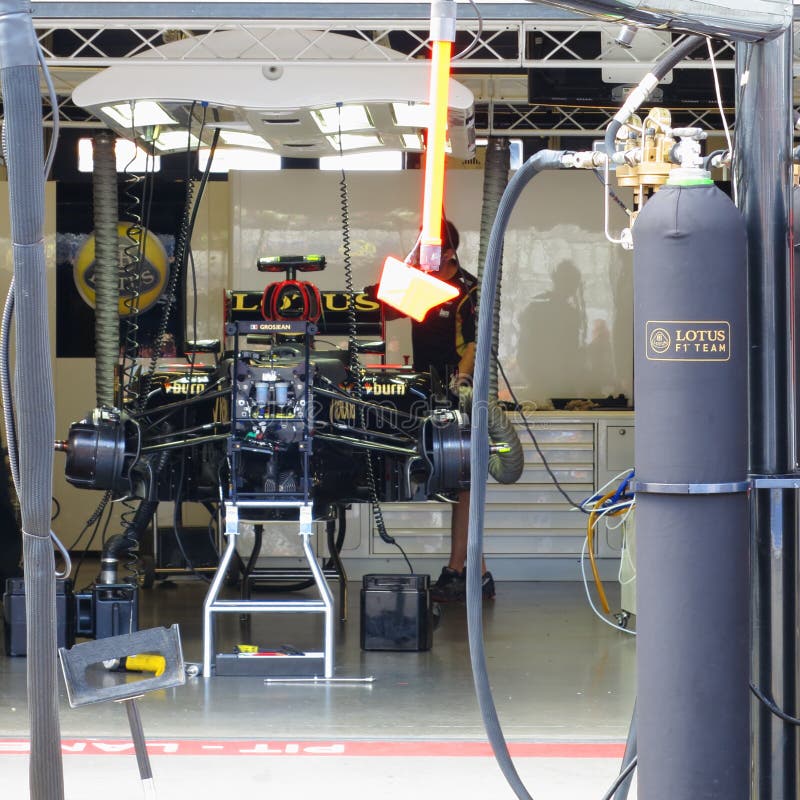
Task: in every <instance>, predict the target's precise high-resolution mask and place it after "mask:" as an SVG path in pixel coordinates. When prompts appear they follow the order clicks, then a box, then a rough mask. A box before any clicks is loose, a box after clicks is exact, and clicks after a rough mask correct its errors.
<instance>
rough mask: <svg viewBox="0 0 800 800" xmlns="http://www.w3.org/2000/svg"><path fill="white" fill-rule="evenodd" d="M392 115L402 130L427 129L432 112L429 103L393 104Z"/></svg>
mask: <svg viewBox="0 0 800 800" xmlns="http://www.w3.org/2000/svg"><path fill="white" fill-rule="evenodd" d="M392 115H393V116H394V121H395V124H396V125H397V126H398V127H400V128H427V127H428V123H429V122H430V118H431V111H430V106H429V105H428V104H427V103H392Z"/></svg>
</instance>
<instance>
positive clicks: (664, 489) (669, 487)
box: [633, 480, 752, 494]
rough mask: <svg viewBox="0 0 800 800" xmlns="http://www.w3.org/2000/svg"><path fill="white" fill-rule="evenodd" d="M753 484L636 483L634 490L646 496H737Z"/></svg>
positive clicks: (740, 482) (741, 482) (748, 482)
mask: <svg viewBox="0 0 800 800" xmlns="http://www.w3.org/2000/svg"><path fill="white" fill-rule="evenodd" d="M751 486H752V484H751V482H750V481H749V480H747V481H735V482H732V483H654V482H652V481H635V482H634V484H633V490H634V491H635V492H637V493H638V492H644V493H646V494H735V493H737V492H747V491H749V490H750V488H751Z"/></svg>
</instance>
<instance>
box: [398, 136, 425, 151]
mask: <svg viewBox="0 0 800 800" xmlns="http://www.w3.org/2000/svg"><path fill="white" fill-rule="evenodd" d="M403 147H404V148H405V149H406V150H419V151H420V152H422V151H423V150H424V149H425V144H424V143H423V141H422V137H421V136H420V135H419V134H418V133H404V134H403Z"/></svg>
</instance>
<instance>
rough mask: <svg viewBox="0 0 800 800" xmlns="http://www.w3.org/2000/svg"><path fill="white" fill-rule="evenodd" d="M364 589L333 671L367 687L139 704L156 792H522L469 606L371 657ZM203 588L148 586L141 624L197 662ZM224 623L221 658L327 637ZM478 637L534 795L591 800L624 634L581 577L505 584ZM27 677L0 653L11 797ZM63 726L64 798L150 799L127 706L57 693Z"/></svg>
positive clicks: (230, 618)
mask: <svg viewBox="0 0 800 800" xmlns="http://www.w3.org/2000/svg"><path fill="white" fill-rule="evenodd" d="M359 588H360V586H359V585H358V584H353V585H352V587H351V591H350V600H349V604H348V605H349V609H348V616H349V619H348V622H346V623H343V624H342V625H341V626H339V628H338V629H337V637H338V638H337V648H336V675H337V676H341V677H365V676H373V677H374V682H373V683H371V684H352V685H342V684H338V685H332V686H325V685H307V684H302V685H291V684H270V685H265V683H264V681H263V679H261V678H232V677H218V678H212V679H209V680H205V679H203V678H191V679H188V680H187V682H186V684H185V686H182V687H180V688H177V689H171V690H168V691H162V692H153V693H151V694H149V695H147V696H145V697H144V698H142V699H141V700H140V701H139V709H140V713H141V717H142V722H143V726H144V732H145V735H146V737H147V739H148V744H149V747H150V751H151V757H152V763H153V772H154V777H155V784H156V786H157V787H158V790H159V793H158V796H160V797H178V796H179V793H180V794H186V796H187V797H188V796H193V797H195V798H211V797H219V796H220V795H222V794H227V793H230V792H231V790H234V791H236V792H237V794H239V793H240V792H251V791H258V792H259V793H263V792H270V793H271V796H280V795H283V794H288V793H291V794H293V795H294V796H299V797H303V798H304V797H310V796H311V795H312V793H324V795H325V796H326V797H332V798H339V797H341V798H345V797H347V798H367V797H372V796H376V797H380V798H385V799H386V800H394V798H398V799H399V798H404V800H405V798H407V797H408V796H409V795H411V794H412V793H413V794H416V793H418V792H425V793H426V794H432V795H433V796H437V795H438V794H439V793H440V792H449V793H453V794H456V795H457V796H458V797H460V798H484V797H488V798H500V799H502V798H513V797H514V793H513V792H512V790H511V789H510V788H508V786H507V784H506V783H505V780H504V779H503V777H502V775H501V774H500V771H499V769H498V767H497V766H496V764H495V762H494V759H493V757H492V756H491V753H490V751H489V749H488V747H487V746H486V745H485V742H486V736H485V733H484V729H483V725H482V722H481V718H480V713H479V711H478V707H477V702H476V700H475V696H474V689H473V684H472V677H471V670H470V664H469V652H468V645H467V634H466V612H465V609H464V607H463V606H458V605H452V606H446V607H444V608H443V614H442V618H441V621H440V624H439V626H438V628H437V630H436V631H435V634H434V646H433V648H432V649H431V650H430V651H429V652H423V653H416V652H402V653H387V652H364V651H362V650H361V649H360V643H359ZM204 593H205V585H204V584H202V583H201V582H199V581H197V580H186V579H183V578H181V579H179V580H178V581H175V582H173V583H172V584H171V585H169V584H157V585H156V588H154V589H152V590H150V591H147V592H143V593H142V610H141V626H142V627H148V626H152V625H169V624H172V623H175V622H178V623H180V626H181V634H182V641H183V650H184V656H185V658H186V660H187V661H199V660H200V659H201V638H200V630H201V607H202V599H203V596H204ZM611 602H612V606H613V604H614V597H613V587H612V597H611ZM219 620H220V621H219V626H218V639H217V644H218V647H217V650H219V651H223V652H225V651H230V649H231V648H232V645H233V644H234V643H235V642H238V641H242V639H243V638H247V639H249V640H250V641H252V642H255V643H258V644H261V645H262V646H267V647H274V646H276V645H278V644H281V643H286V642H290V643H291V644H293V645H295V646H296V647H299V648H301V649H307V650H314V649H319V647H320V644H321V638H322V634H321V625H320V624H319V620H318V619H316V617H315V615H292V616H287V615H277V614H276V615H268V614H260V615H257V616H254V617H253V619H252V627H251V630H250V631H249V632H247V631H243V630H242V629H241V628H240V623H239V620H238V616H236V615H220V617H219ZM484 628H485V637H486V652H487V661H488V666H489V673H490V678H491V682H492V689H493V692H494V697H495V703H496V705H497V710H498V714H499V717H500V720H501V723H502V725H503V729H504V732H505V735H506V737H507V739H508V740H509V743H510V747H511V752H512V756H514V758H515V763H516V764H517V768H518V770H519V772H520V775H521V777H522V780H523V782H524V783H525V785H526V786H527V788H528V791H529V792H530V794H531V795H533V796H534V797H535V798H536V800H542V799H544V800H549V799H550V798H552V800H556V798H558V800H571V798H576V800H577V798H581V799H583V798H587V799H591V798H597V800H599V798H600V797H602V795H603V793H604V792H605V791H606V789H607V788H608V786H609V785H610V783H611V781H612V780H613V778H614V776H615V775H616V772H617V770H618V768H619V759H620V757H621V753H622V743H623V742H624V740H625V735H626V731H627V726H628V722H629V718H630V713H631V709H632V706H633V699H634V692H635V687H634V652H635V640H634V637H632V636H630V635H628V634H624V633H619V632H617V631H614V630H612V629H611V628H609V627H608V626H606V625H604V624H603V623H602V622H601V621H600V620H598V619H596V618H595V617H594V615H593V614H592V612H591V610H590V609H589V608H588V606H587V605H586V600H585V597H584V595H583V588H582V586H581V585H580V584H579V583H522V582H514V583H500V584H498V593H497V599H496V600H495V601H493V602H491V603H490V604H488V606H487V607H486V609H485V610H484ZM25 672H26V662H25V659H21V658H6V657H0V765H2V766H0V768H1V769H2V772H3V776H4V778H3V786H4V788H5V789H6V791H4V792H3V796H6V797H11V798H22V797H26V796H28V795H27V758H26V757H25V756H24V755H20V747H23V749H24V740H25V738H26V736H27V731H28V718H27V709H26V706H27V702H26V697H25V686H26V678H25ZM62 695H63V692H62ZM61 733H62V739H63V740H64V742H65V756H64V770H65V782H66V796H67V797H68V798H70V797H74V798H76V800H77V798H79V797H80V798H81V800H92V799H93V798H95V797H96V798H101V797H102V798H107V797H109V796H112V795H113V797H114V798H115V800H127V798H129V797H130V798H138V797H142V796H143V787H142V784H141V783H140V781H139V779H138V773H137V770H136V762H135V759H134V757H133V756H132V755H131V752H132V750H131V748H130V744H129V740H130V734H129V729H128V723H127V717H126V715H125V713H124V710H123V709H122V708H121V707H120V706H118V705H117V704H114V703H107V704H104V705H97V706H88V707H84V708H80V709H70V708H69V706H68V705H67V703H66V701H65V699H64V698H63V696H62V713H61ZM117 740H121V741H117ZM20 741H22V742H23V744H22V745H20V744H19V742H20ZM482 743H484V744H482ZM120 753H122V754H123V755H120ZM144 796H145V797H155V796H156V795H155V794H153V793H152V792H150V793H148V792H145V793H144ZM635 796H636V794H635V789H634V790H633V791H632V792H631V794H630V797H631V798H635Z"/></svg>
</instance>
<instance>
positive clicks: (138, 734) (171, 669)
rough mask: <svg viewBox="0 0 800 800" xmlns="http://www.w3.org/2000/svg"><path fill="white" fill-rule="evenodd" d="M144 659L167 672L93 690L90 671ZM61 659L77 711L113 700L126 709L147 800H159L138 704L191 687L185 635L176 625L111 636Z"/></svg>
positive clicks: (80, 646) (66, 652) (76, 648)
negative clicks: (159, 662)
mask: <svg viewBox="0 0 800 800" xmlns="http://www.w3.org/2000/svg"><path fill="white" fill-rule="evenodd" d="M141 653H155V654H158V655H161V656H163V657H164V665H165V666H164V672H163V673H162V674H160V675H156V676H154V677H152V678H143V679H142V680H139V681H135V682H133V683H116V684H114V685H112V686H101V687H97V686H96V685H92V682H91V680H90V679H89V676H88V674H87V673H88V671H90V669H91V668H92V667H94V668H97V667H98V665H103V664H104V662H108V661H115V660H118V659H121V658H124V657H127V656H134V655H138V654H141ZM58 655H59V659H60V660H61V668H62V671H63V673H64V683H65V684H66V687H67V698H68V700H69V704H70V706H71V707H72V708H78V707H80V706H85V705H89V704H90V703H102V702H104V701H106V700H113V701H114V702H117V703H123V704H124V705H125V711H126V713H127V715H128V723H129V725H130V728H131V738H132V740H133V748H134V752H135V753H136V763H137V765H138V767H139V777H140V778H141V781H142V788H143V792H144V796H145V798H155V796H156V789H155V784H154V782H153V770H152V768H151V766H150V757H149V755H148V754H147V744H146V742H145V739H144V731H143V729H142V720H141V718H140V716H139V709H138V708H137V706H136V700H137V699H138V698H140V697H142V696H143V695H144V694H145V693H146V692H152V691H155V690H156V689H171V688H173V687H175V686H182V685H183V684H184V683H185V682H186V673H185V670H184V664H183V653H182V650H181V640H180V632H179V630H178V626H177V625H173V626H172V627H171V628H152V629H148V630H144V631H136V632H134V633H130V634H125V635H123V636H109V637H107V638H105V639H97V640H95V641H93V642H84V643H83V644H78V645H75V646H74V647H72V648H70V649H69V650H68V649H67V648H65V647H61V648H59V651H58Z"/></svg>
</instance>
